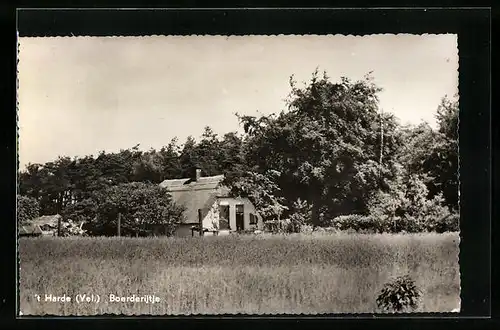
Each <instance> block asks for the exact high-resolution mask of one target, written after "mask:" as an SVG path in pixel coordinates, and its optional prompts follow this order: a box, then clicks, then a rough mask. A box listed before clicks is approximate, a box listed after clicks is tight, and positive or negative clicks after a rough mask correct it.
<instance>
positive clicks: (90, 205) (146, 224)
mask: <svg viewBox="0 0 500 330" xmlns="http://www.w3.org/2000/svg"><path fill="white" fill-rule="evenodd" d="M64 215H65V218H68V219H73V220H74V221H81V220H87V221H88V223H87V225H86V229H87V230H88V231H89V232H90V233H91V234H93V235H115V234H116V232H117V227H118V223H117V222H118V218H119V217H120V229H121V234H122V235H140V236H143V235H147V234H148V233H150V232H151V231H153V227H154V226H157V227H161V231H162V233H163V234H166V235H168V236H170V235H171V234H172V233H173V231H174V230H175V225H176V223H177V222H179V221H180V220H182V216H183V208H182V207H180V206H178V205H176V204H175V203H174V202H173V201H172V198H171V196H170V194H169V193H168V191H167V190H165V189H163V188H161V187H160V186H159V185H155V184H149V183H141V182H134V183H122V184H118V185H115V186H110V187H108V188H105V189H103V190H99V191H95V192H94V194H92V195H91V196H90V197H89V199H86V200H84V201H82V202H79V203H75V204H72V205H71V206H69V207H68V208H67V209H66V212H65V214H64ZM89 219H90V221H89Z"/></svg>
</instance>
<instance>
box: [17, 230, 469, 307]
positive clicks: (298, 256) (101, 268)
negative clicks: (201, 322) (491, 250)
mask: <svg viewBox="0 0 500 330" xmlns="http://www.w3.org/2000/svg"><path fill="white" fill-rule="evenodd" d="M458 252H459V236H458V234H457V233H449V234H419V235H409V234H406V235H390V234H378V235H361V234H359V235H357V234H342V233H337V234H318V235H289V236H274V235H271V236H255V237H245V236H239V237H205V238H196V237H195V238H191V237H190V238H185V239H184V238H142V239H141V238H35V239H26V238H22V239H20V241H19V257H20V272H19V278H20V291H19V292H20V298H19V299H20V310H21V312H22V313H23V315H42V314H52V315H96V314H126V315H137V314H155V315H163V314H224V313H226V314H232V313H246V314H264V313H265V314H274V313H290V314H292V313H293V314H296V313H306V314H307V313H311V314H315V313H373V312H377V311H378V309H377V305H376V301H375V299H376V297H377V295H378V293H379V291H380V290H381V289H382V286H383V284H384V283H385V282H387V281H388V280H389V279H390V278H391V277H392V276H398V275H403V274H406V273H409V274H410V276H411V277H412V278H413V279H414V280H415V281H416V284H417V286H418V287H419V288H420V289H421V291H422V293H423V295H422V302H421V305H420V307H419V309H418V310H417V311H420V312H449V311H451V310H453V309H454V308H457V307H458V306H459V301H460V272H459V267H458ZM85 293H86V294H88V295H90V294H94V295H99V296H100V302H99V303H86V302H85V303H76V302H75V300H74V297H75V296H76V295H77V294H85ZM37 294H38V295H40V296H41V297H42V298H41V301H37V299H36V298H35V297H36V296H35V295H37ZM45 294H52V295H53V296H62V295H63V294H65V295H66V296H70V297H72V298H73V300H72V301H71V302H66V303H61V302H44V301H43V299H44V295H45ZM109 294H114V295H116V296H130V295H132V294H136V295H153V294H154V295H155V296H157V297H159V298H160V302H159V303H154V304H151V303H149V304H146V303H144V302H135V303H133V302H118V303H117V302H115V303H112V302H108V297H109Z"/></svg>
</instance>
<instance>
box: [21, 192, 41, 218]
mask: <svg viewBox="0 0 500 330" xmlns="http://www.w3.org/2000/svg"><path fill="white" fill-rule="evenodd" d="M39 215H40V205H39V203H38V201H37V200H36V199H34V198H32V197H28V196H22V195H17V222H18V224H23V225H24V224H27V223H29V222H30V221H31V220H33V219H35V218H38V216H39Z"/></svg>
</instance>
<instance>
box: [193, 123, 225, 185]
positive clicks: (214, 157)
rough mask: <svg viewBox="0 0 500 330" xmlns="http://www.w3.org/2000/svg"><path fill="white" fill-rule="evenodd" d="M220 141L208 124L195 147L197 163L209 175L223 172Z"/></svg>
mask: <svg viewBox="0 0 500 330" xmlns="http://www.w3.org/2000/svg"><path fill="white" fill-rule="evenodd" d="M220 152H221V150H220V141H219V138H218V136H217V134H215V133H214V131H213V130H212V128H210V127H209V126H206V127H205V128H204V131H203V134H202V136H201V140H200V142H199V143H198V144H197V145H196V147H195V153H196V159H197V162H196V165H197V167H198V168H199V169H201V170H202V171H203V173H204V174H205V175H207V176H210V175H218V174H221V170H220V160H221V159H220Z"/></svg>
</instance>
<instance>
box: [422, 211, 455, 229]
mask: <svg viewBox="0 0 500 330" xmlns="http://www.w3.org/2000/svg"><path fill="white" fill-rule="evenodd" d="M426 229H427V231H435V232H437V233H444V232H453V231H460V215H459V214H455V213H451V214H448V215H445V216H441V217H436V218H432V219H429V220H428V221H427V223H426Z"/></svg>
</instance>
